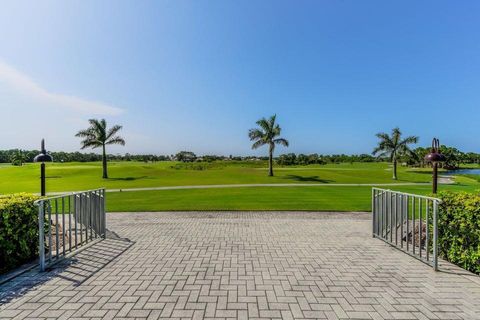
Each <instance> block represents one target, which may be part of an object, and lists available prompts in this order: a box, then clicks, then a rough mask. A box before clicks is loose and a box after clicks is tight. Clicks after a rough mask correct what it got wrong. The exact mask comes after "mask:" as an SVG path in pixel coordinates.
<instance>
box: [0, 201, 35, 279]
mask: <svg viewBox="0 0 480 320" xmlns="http://www.w3.org/2000/svg"><path fill="white" fill-rule="evenodd" d="M37 199H38V197H36V196H34V195H30V194H24V193H21V194H14V195H9V196H4V197H0V273H4V272H6V271H8V270H10V269H13V268H15V267H17V266H20V265H21V264H23V263H25V262H28V261H31V260H33V259H35V258H36V257H37V256H38V207H37V206H36V205H34V204H33V203H34V201H35V200H37Z"/></svg>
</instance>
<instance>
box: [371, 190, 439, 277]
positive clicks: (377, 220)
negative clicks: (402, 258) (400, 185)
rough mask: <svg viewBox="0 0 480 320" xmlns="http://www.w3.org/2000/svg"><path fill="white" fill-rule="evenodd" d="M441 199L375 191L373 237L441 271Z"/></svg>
mask: <svg viewBox="0 0 480 320" xmlns="http://www.w3.org/2000/svg"><path fill="white" fill-rule="evenodd" d="M439 203H440V200H439V199H437V198H432V197H426V196H420V195H415V194H409V193H403V192H398V191H392V190H386V189H378V188H373V189H372V223H373V225H372V229H373V237H375V238H378V239H381V240H383V241H385V242H387V243H388V244H390V245H392V246H394V247H395V248H398V249H400V250H402V251H403V252H405V253H407V254H409V255H411V256H412V257H415V258H417V259H419V260H421V261H422V262H425V263H427V264H429V265H431V266H432V267H433V268H434V269H435V270H438V256H437V250H438V249H437V238H438V227H437V220H438V204H439Z"/></svg>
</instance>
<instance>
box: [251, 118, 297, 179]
mask: <svg viewBox="0 0 480 320" xmlns="http://www.w3.org/2000/svg"><path fill="white" fill-rule="evenodd" d="M276 117H277V115H275V114H274V115H273V116H271V117H270V118H269V119H265V118H262V119H260V120H258V121H257V125H258V126H259V127H260V128H254V129H250V131H249V132H248V137H249V138H250V140H251V141H254V143H253V145H252V149H257V148H259V147H261V146H263V145H268V147H269V149H268V175H269V176H270V177H271V176H273V151H274V150H275V145H276V144H281V145H282V146H285V147H288V141H287V140H286V139H283V138H278V137H279V136H280V132H281V131H282V128H280V126H279V125H278V124H277V123H275V119H276Z"/></svg>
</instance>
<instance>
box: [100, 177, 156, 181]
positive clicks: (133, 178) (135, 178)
mask: <svg viewBox="0 0 480 320" xmlns="http://www.w3.org/2000/svg"><path fill="white" fill-rule="evenodd" d="M147 178H148V176H141V177H124V178H108V180H111V181H135V180H141V179H147Z"/></svg>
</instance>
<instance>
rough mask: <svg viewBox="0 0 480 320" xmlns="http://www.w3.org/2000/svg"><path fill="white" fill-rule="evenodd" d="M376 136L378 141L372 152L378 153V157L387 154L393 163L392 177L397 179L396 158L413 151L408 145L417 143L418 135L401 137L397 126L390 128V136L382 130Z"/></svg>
mask: <svg viewBox="0 0 480 320" xmlns="http://www.w3.org/2000/svg"><path fill="white" fill-rule="evenodd" d="M376 136H377V138H378V139H380V141H379V142H378V146H377V147H376V148H375V149H374V150H373V152H372V154H373V155H378V156H379V157H385V156H388V157H389V158H390V161H392V163H393V179H394V180H397V160H398V158H399V157H401V156H402V155H405V154H411V153H413V151H412V150H410V148H409V147H408V145H409V144H412V143H417V142H418V137H416V136H410V137H407V138H405V139H402V132H401V131H400V129H399V128H398V127H397V128H394V129H393V130H392V135H391V136H389V135H388V134H387V133H383V132H381V133H377V134H376Z"/></svg>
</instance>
